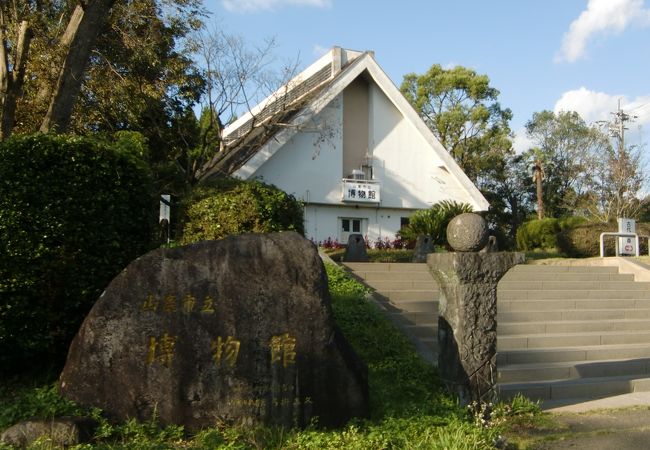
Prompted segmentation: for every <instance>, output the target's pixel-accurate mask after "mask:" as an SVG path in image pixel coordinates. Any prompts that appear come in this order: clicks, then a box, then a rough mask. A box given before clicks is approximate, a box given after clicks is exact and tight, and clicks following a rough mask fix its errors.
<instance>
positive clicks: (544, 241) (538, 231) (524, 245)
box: [517, 218, 560, 251]
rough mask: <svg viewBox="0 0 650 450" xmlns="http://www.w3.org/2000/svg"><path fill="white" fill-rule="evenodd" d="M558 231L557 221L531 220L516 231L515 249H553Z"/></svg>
mask: <svg viewBox="0 0 650 450" xmlns="http://www.w3.org/2000/svg"><path fill="white" fill-rule="evenodd" d="M558 231H560V226H559V225H558V220H557V219H551V218H548V219H541V220H531V221H530V222H526V223H524V224H522V225H521V226H520V227H519V228H518V229H517V249H519V250H523V251H527V250H533V249H536V248H555V247H556V246H557V238H556V236H557V233H558Z"/></svg>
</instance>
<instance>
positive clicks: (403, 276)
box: [354, 271, 433, 284]
mask: <svg viewBox="0 0 650 450" xmlns="http://www.w3.org/2000/svg"><path fill="white" fill-rule="evenodd" d="M354 275H356V276H357V277H359V278H362V279H364V280H366V281H367V282H368V283H369V284H372V283H373V282H375V281H404V280H408V281H431V280H433V276H432V275H431V274H430V273H429V272H406V273H405V272H380V271H373V272H361V271H359V272H354Z"/></svg>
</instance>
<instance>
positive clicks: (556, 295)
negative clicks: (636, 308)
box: [497, 288, 650, 301]
mask: <svg viewBox="0 0 650 450" xmlns="http://www.w3.org/2000/svg"><path fill="white" fill-rule="evenodd" d="M577 298H579V299H594V300H597V299H602V300H607V299H611V300H614V299H650V290H639V289H631V290H630V289H622V290H589V289H580V290H562V289H560V290H557V289H544V290H542V289H533V290H529V289H503V288H499V289H498V290H497V299H498V301H501V300H526V299H527V300H544V299H556V300H560V299H577Z"/></svg>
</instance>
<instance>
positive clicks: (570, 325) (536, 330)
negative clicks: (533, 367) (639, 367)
mask: <svg viewBox="0 0 650 450" xmlns="http://www.w3.org/2000/svg"><path fill="white" fill-rule="evenodd" d="M498 330H499V336H509V335H517V334H544V333H548V334H552V333H578V332H587V333H588V332H595V331H632V330H641V331H645V330H650V319H638V320H635V319H623V320H574V321H562V322H544V321H542V322H505V323H499V324H498Z"/></svg>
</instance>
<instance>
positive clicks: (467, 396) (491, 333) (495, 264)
mask: <svg viewBox="0 0 650 450" xmlns="http://www.w3.org/2000/svg"><path fill="white" fill-rule="evenodd" d="M457 219H458V220H457ZM447 238H448V242H449V243H450V245H452V246H456V245H457V246H458V247H454V249H455V250H457V251H456V252H453V253H433V254H430V255H429V256H428V258H427V264H428V265H429V270H430V271H431V273H432V274H433V275H434V277H435V278H436V279H437V281H438V283H439V284H440V288H441V298H440V303H439V307H438V308H439V318H438V345H439V347H440V351H439V353H438V370H439V372H440V376H441V378H442V379H443V382H444V383H445V384H446V385H447V387H448V388H449V389H450V390H451V391H452V392H454V393H456V394H457V395H458V396H459V398H460V402H461V404H463V405H466V404H469V403H470V402H472V401H492V400H494V397H495V395H496V391H495V389H496V342H497V321H496V315H497V283H498V282H499V280H500V279H501V277H502V276H503V275H504V274H505V273H506V272H507V271H508V270H509V269H510V268H511V267H513V266H515V265H516V264H519V263H522V262H524V255H523V254H521V253H505V252H502V253H485V252H480V253H479V250H481V247H482V246H485V245H486V244H487V243H488V236H487V225H486V224H485V221H484V219H483V218H482V217H481V216H479V215H477V214H462V215H460V216H457V217H456V218H454V219H453V220H452V221H451V222H450V223H449V226H448V228H447Z"/></svg>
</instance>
